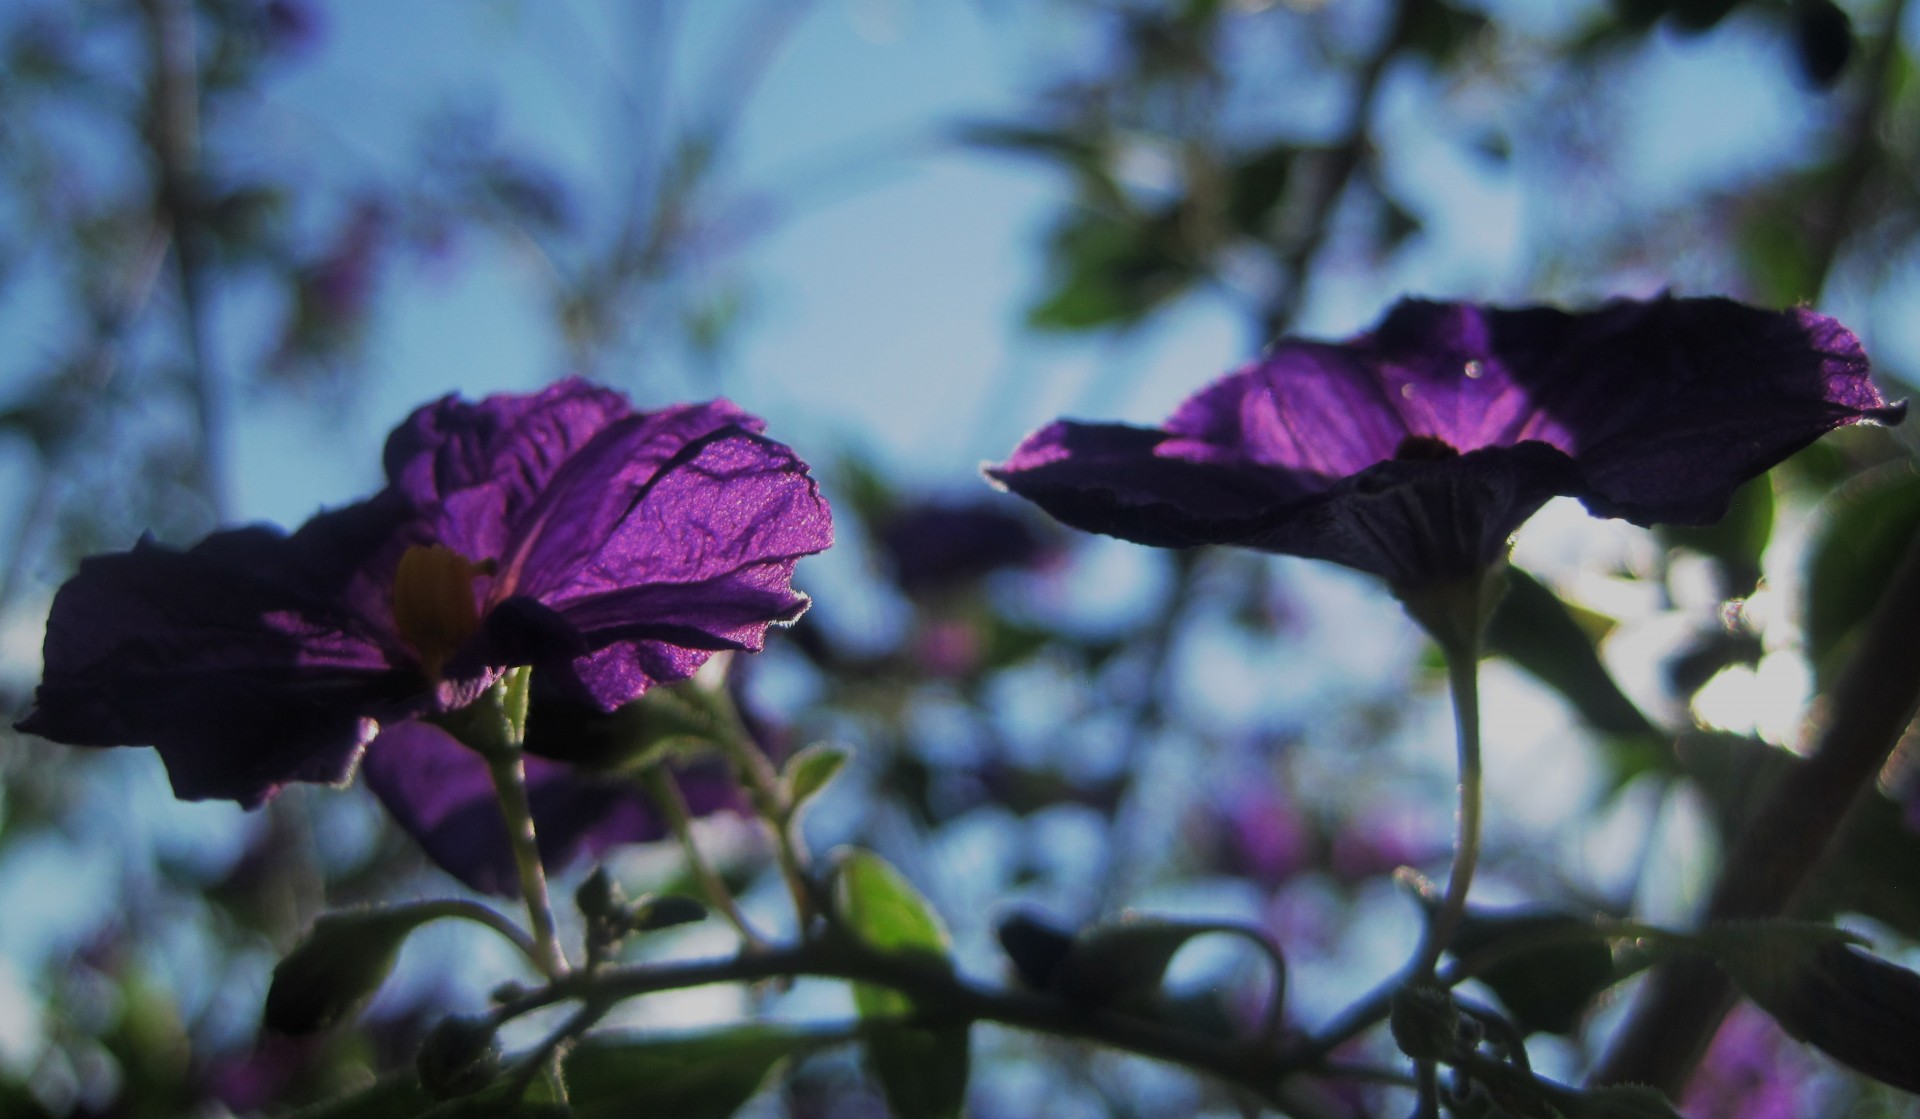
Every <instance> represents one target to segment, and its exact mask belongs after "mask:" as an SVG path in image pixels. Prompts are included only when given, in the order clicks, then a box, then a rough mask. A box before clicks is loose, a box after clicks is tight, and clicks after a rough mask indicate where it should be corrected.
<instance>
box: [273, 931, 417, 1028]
mask: <svg viewBox="0 0 1920 1119" xmlns="http://www.w3.org/2000/svg"><path fill="white" fill-rule="evenodd" d="M442 916H445V914H444V913H442V912H440V911H439V910H438V909H435V908H430V907H423V906H417V905H402V906H394V907H392V908H388V909H362V910H353V911H350V912H343V913H326V914H322V915H321V916H320V918H319V919H318V920H316V921H315V922H314V923H313V928H311V929H310V930H308V932H307V935H306V937H305V938H304V939H302V940H301V941H300V943H299V944H298V945H296V946H295V947H294V949H293V951H291V952H289V953H287V956H286V958H285V959H283V960H281V961H280V963H279V964H278V965H277V966H276V967H275V968H274V969H273V982H272V984H271V985H270V986H269V987H268V988H267V1004H266V1010H265V1013H264V1015H263V1017H262V1022H263V1024H264V1025H265V1026H266V1028H268V1029H270V1030H276V1031H278V1032H280V1033H284V1034H310V1033H318V1032H319V1031H321V1030H324V1029H326V1028H327V1027H328V1026H331V1025H333V1024H334V1023H335V1022H338V1021H340V1020H341V1019H343V1018H351V1017H353V1016H354V1015H356V1014H358V1013H359V1012H360V1008H361V1007H363V1006H365V1005H366V1003H367V1002H368V1000H370V999H372V998H373V996H374V993H375V992H376V991H378V990H379V989H380V984H381V983H383V982H385V981H386V978H387V973H388V972H389V971H392V970H393V961H394V957H396V956H397V955H399V953H400V945H401V944H403V943H404V942H405V941H406V939H407V936H408V935H409V934H411V933H412V932H413V930H415V929H417V928H419V927H420V926H421V925H423V924H426V923H427V922H428V921H431V920H434V919H435V918H437V917H442Z"/></svg>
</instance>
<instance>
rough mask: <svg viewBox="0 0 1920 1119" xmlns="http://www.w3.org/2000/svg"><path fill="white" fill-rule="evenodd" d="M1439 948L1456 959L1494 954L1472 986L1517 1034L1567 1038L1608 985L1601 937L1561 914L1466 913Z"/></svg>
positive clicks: (1610, 973) (1608, 956)
mask: <svg viewBox="0 0 1920 1119" xmlns="http://www.w3.org/2000/svg"><path fill="white" fill-rule="evenodd" d="M1529 945H1531V946H1529ZM1447 948H1448V950H1449V951H1451V952H1452V953H1453V954H1454V956H1455V957H1457V958H1460V959H1468V958H1470V957H1472V956H1475V955H1478V954H1481V953H1494V952H1499V953H1501V954H1500V956H1499V958H1498V959H1497V961H1496V962H1495V963H1493V964H1491V965H1490V966H1488V967H1486V968H1484V969H1482V970H1480V971H1478V972H1476V973H1475V978H1477V979H1479V980H1480V982H1482V983H1484V984H1486V985H1487V986H1488V987H1489V988H1490V989H1492V991H1493V993H1494V994H1495V995H1498V996H1499V998H1500V1002H1501V1004H1502V1005H1503V1006H1505V1007H1506V1008H1507V1012H1508V1013H1509V1014H1510V1015H1511V1016H1512V1018H1513V1022H1514V1025H1516V1026H1518V1027H1519V1028H1520V1030H1521V1032H1522V1033H1534V1032H1545V1033H1556V1034H1570V1033H1572V1032H1573V1030H1574V1027H1575V1026H1577V1025H1578V1024H1579V1021H1580V1015H1581V1012H1582V1011H1584V1010H1585V1009H1586V1008H1587V1005H1588V1004H1589V1003H1591V1002H1592V1001H1593V999H1594V997H1595V996H1597V995H1598V994H1599V993H1600V992H1601V991H1604V990H1606V989H1607V988H1608V987H1610V986H1612V985H1613V983H1614V980H1615V978H1616V977H1615V974H1614V967H1613V949H1612V948H1611V947H1610V946H1609V945H1608V943H1607V939H1606V934H1605V933H1604V932H1603V931H1602V930H1601V929H1600V928H1598V927H1596V926H1595V925H1594V923H1593V922H1592V921H1589V920H1583V919H1581V918H1579V917H1575V916H1573V915H1571V914H1566V913H1556V912H1551V911H1547V910H1539V909H1523V910H1513V911H1509V912H1492V911H1487V910H1475V909H1469V910H1468V911H1467V914H1466V916H1465V917H1463V918H1461V921H1460V925H1459V927H1458V928H1456V929H1455V930H1454V934H1453V941H1452V943H1450V944H1449V945H1448V946H1447ZM1509 948H1510V949H1511V951H1510V952H1509V951H1508V949H1509Z"/></svg>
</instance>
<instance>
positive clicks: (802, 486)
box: [495, 414, 833, 710]
mask: <svg viewBox="0 0 1920 1119" xmlns="http://www.w3.org/2000/svg"><path fill="white" fill-rule="evenodd" d="M683 420H684V417H682V416H680V415H677V414H676V415H666V414H655V415H650V416H635V417H631V418H629V419H627V420H623V421H621V422H620V423H617V424H615V425H613V426H611V427H609V428H607V429H606V430H605V431H603V432H602V433H601V434H600V435H599V436H598V437H596V438H595V439H594V440H592V441H591V442H590V443H588V444H587V445H586V446H585V447H583V448H581V450H580V452H579V453H578V454H577V455H576V456H575V457H574V459H573V460H572V461H570V462H569V463H568V464H567V465H566V467H565V468H563V469H562V470H561V471H560V472H559V473H557V474H556V475H555V476H554V477H553V479H552V480H551V483H550V485H549V486H548V489H547V491H546V493H545V494H544V495H542V497H541V499H540V501H539V502H538V504H537V508H536V512H535V513H534V515H532V516H530V517H529V518H528V520H529V521H530V522H531V523H530V524H529V525H528V526H527V528H526V530H525V531H526V535H524V536H522V537H520V538H518V539H516V540H514V541H513V542H512V545H511V548H512V551H511V558H510V559H508V560H507V561H506V563H505V565H504V567H503V570H502V572H501V574H500V576H499V577H498V579H497V580H496V582H495V586H496V588H501V587H511V588H512V589H513V592H514V593H515V594H517V595H520V596H525V597H529V598H534V599H537V600H538V601H539V602H540V603H542V604H543V605H545V606H547V607H549V608H551V609H552V610H553V611H554V612H555V613H556V614H558V615H559V616H560V617H561V618H563V619H565V620H566V622H568V623H569V624H570V625H571V626H573V628H574V630H575V631H576V632H577V633H578V634H579V635H580V637H581V640H582V641H583V643H584V644H585V646H586V647H587V648H588V649H590V650H592V652H591V653H590V654H589V655H588V656H586V657H583V658H581V659H579V660H576V661H574V662H573V663H572V665H571V666H570V667H568V666H566V665H563V664H559V663H554V664H545V663H543V664H542V665H541V667H542V669H548V670H552V671H555V672H566V673H569V674H570V675H572V676H573V677H575V679H576V680H577V682H578V684H579V685H580V687H581V689H583V690H584V693H585V694H587V695H590V696H591V697H592V698H593V699H594V700H595V701H596V702H597V703H599V704H600V706H601V707H602V708H603V709H606V710H612V709H613V708H614V707H617V706H619V705H620V704H622V703H625V702H626V701H628V700H630V699H633V698H634V697H636V696H638V695H639V694H640V693H641V692H643V691H644V690H645V689H646V688H647V687H648V686H650V685H651V684H653V683H657V682H660V681H663V680H677V679H683V678H685V677H686V676H688V675H691V674H692V672H693V671H694V670H695V669H697V668H698V667H699V666H700V665H701V664H702V663H703V662H704V661H705V660H706V658H707V656H708V654H709V653H711V652H713V651H715V650H719V649H748V650H757V649H759V648H761V646H762V645H763V644H764V642H765V638H766V630H767V627H768V626H769V625H772V624H778V623H785V622H790V621H792V620H794V619H795V618H798V617H799V616H800V614H801V613H802V612H804V611H805V609H806V606H807V598H806V596H805V595H803V594H801V593H799V592H798V591H795V590H794V589H793V587H792V579H793V567H794V563H795V562H796V560H797V559H798V558H799V557H800V556H803V555H808V554H811V553H814V552H818V551H821V550H822V549H824V548H826V547H827V546H828V545H830V544H831V543H832V542H833V520H832V515H831V513H830V512H829V510H828V508H827V504H826V502H825V500H823V499H822V498H821V496H820V493H819V489H818V487H817V486H816V485H815V484H814V482H813V480H812V479H811V478H809V477H808V476H807V469H806V466H805V464H803V463H802V462H800V460H799V459H798V458H796V457H795V456H794V454H793V452H792V451H791V450H789V449H788V448H786V447H785V446H783V445H781V444H779V443H776V442H774V441H772V440H770V439H766V438H763V437H761V436H759V435H756V434H753V433H752V432H750V431H748V430H746V429H745V428H743V427H739V426H732V425H730V426H726V427H721V428H717V429H714V430H710V431H706V432H704V433H703V434H701V435H700V436H698V437H697V438H693V439H689V440H685V441H683V442H681V443H680V445H679V448H678V450H677V452H676V453H675V454H673V455H671V456H669V457H666V458H664V459H662V458H661V456H660V451H661V450H662V449H663V448H664V446H665V445H666V443H665V437H664V436H663V434H662V429H663V427H665V428H666V429H667V430H668V432H669V434H670V435H671V437H672V438H674V439H677V438H679V436H680V435H681V434H683V433H684V431H685V430H686V426H685V424H684V423H683V422H682V421H683Z"/></svg>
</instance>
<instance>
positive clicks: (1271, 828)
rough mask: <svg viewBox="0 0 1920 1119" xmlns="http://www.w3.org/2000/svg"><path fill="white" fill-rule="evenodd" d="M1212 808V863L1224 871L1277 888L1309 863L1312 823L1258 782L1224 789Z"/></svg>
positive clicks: (1312, 850) (1312, 848)
mask: <svg viewBox="0 0 1920 1119" xmlns="http://www.w3.org/2000/svg"><path fill="white" fill-rule="evenodd" d="M1211 809H1212V811H1211V813H1210V815H1212V816H1213V819H1212V820H1211V821H1209V822H1210V824H1211V825H1212V829H1213V830H1214V835H1215V838H1214V844H1213V849H1214V851H1215V853H1216V856H1215V857H1216V863H1217V865H1218V866H1219V867H1220V869H1221V870H1223V871H1225V872H1226V873H1228V874H1234V875H1239V876H1242V877H1245V878H1250V879H1252V880H1253V881H1255V882H1258V883H1261V884H1262V885H1267V886H1278V885H1280V884H1281V883H1283V882H1285V881H1286V880H1287V879H1289V878H1291V877H1293V876H1294V875H1295V874H1297V873H1299V872H1300V871H1301V870H1304V869H1305V868H1306V867H1307V866H1309V865H1311V864H1312V862H1313V860H1314V857H1315V853H1316V852H1315V848H1316V846H1317V840H1316V838H1315V836H1314V833H1313V828H1312V825H1311V824H1310V823H1309V822H1308V821H1307V820H1306V819H1304V818H1302V817H1301V815H1300V810H1299V809H1298V808H1297V807H1296V806H1295V805H1294V804H1293V803H1292V801H1290V800H1289V799H1288V798H1286V797H1284V796H1281V795H1280V794H1278V793H1277V792H1275V791H1273V790H1272V789H1269V788H1266V787H1264V786H1263V785H1262V784H1261V783H1260V782H1257V781H1254V782H1248V783H1246V784H1243V785H1241V786H1239V787H1237V788H1235V789H1232V790H1230V791H1228V792H1227V793H1226V794H1225V795H1224V796H1223V797H1222V798H1221V800H1220V802H1219V803H1217V804H1214V805H1212V806H1211Z"/></svg>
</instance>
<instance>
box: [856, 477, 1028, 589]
mask: <svg viewBox="0 0 1920 1119" xmlns="http://www.w3.org/2000/svg"><path fill="white" fill-rule="evenodd" d="M1004 500H1005V499H1001V501H1004ZM874 538H875V540H876V542H877V543H878V544H879V545H880V548H881V551H882V552H884V553H885V554H886V557H887V560H888V563H889V565H890V566H891V568H892V570H893V577H894V581H895V582H896V583H898V584H899V585H900V589H901V590H903V591H905V592H906V593H908V594H910V595H930V594H936V593H938V592H941V591H945V590H951V589H953V588H956V587H961V586H965V585H966V584H968V583H972V582H975V581H976V580H979V579H982V578H985V577H986V576H988V575H991V574H992V573H994V572H996V571H1000V570H1003V569H1007V568H1023V567H1034V566H1037V565H1039V564H1041V563H1043V562H1045V561H1046V560H1047V559H1048V558H1050V556H1051V553H1052V548H1051V547H1050V545H1049V542H1048V541H1046V540H1044V539H1042V538H1041V536H1040V534H1039V533H1037V532H1035V531H1034V527H1033V525H1031V524H1029V523H1028V522H1027V520H1026V518H1024V517H1021V516H1016V515H1015V514H1014V513H1013V512H1011V511H1009V510H1007V509H1005V508H1002V507H1001V503H1000V501H992V502H988V501H966V502H941V501H930V502H926V503H924V504H918V505H912V506H909V507H907V508H905V509H902V510H900V511H898V512H896V513H893V514H892V515H890V516H888V517H886V518H885V519H884V520H883V521H881V523H880V524H879V525H878V527H877V528H876V530H875V532H874Z"/></svg>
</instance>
